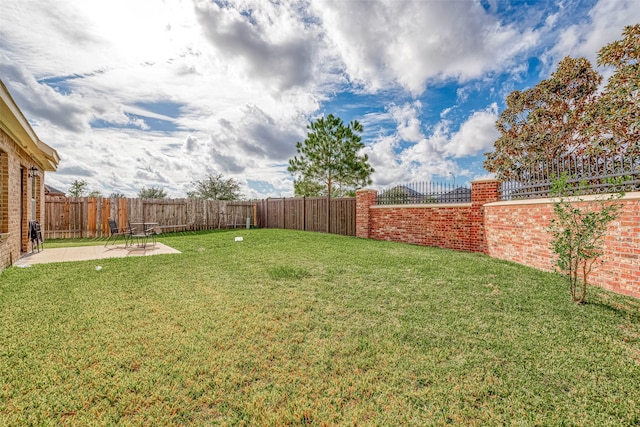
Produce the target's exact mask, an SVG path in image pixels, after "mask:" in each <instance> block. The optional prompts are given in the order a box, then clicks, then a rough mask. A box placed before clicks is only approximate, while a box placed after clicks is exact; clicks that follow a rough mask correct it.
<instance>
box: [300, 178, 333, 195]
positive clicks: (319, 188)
mask: <svg viewBox="0 0 640 427" xmlns="http://www.w3.org/2000/svg"><path fill="white" fill-rule="evenodd" d="M293 189H294V192H295V195H296V196H305V197H320V196H326V194H325V193H326V191H327V188H326V187H325V186H324V185H322V184H320V183H319V182H315V181H310V180H307V179H304V178H303V179H299V180H298V179H294V180H293Z"/></svg>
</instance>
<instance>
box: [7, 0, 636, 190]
mask: <svg viewBox="0 0 640 427" xmlns="http://www.w3.org/2000/svg"><path fill="white" fill-rule="evenodd" d="M639 20H640V0H566V1H562V0H559V1H556V0H531V1H527V0H513V1H501V0H478V1H472V0H451V1H446V0H417V1H402V0H304V1H294V0H291V1H280V0H269V1H267V0H226V1H221V0H220V1H214V0H110V1H97V0H2V4H1V8H0V78H1V79H2V81H3V82H4V83H5V85H6V86H7V88H8V89H9V92H10V93H11V95H12V96H13V98H14V100H15V101H16V103H17V104H18V106H19V107H20V109H21V110H22V111H23V113H24V115H25V116H26V117H27V119H28V120H29V122H30V123H31V126H32V127H33V129H34V130H35V132H36V134H37V135H38V136H39V138H40V139H41V140H42V141H43V142H45V143H46V144H48V145H50V146H51V147H53V148H54V149H56V150H57V152H58V154H59V155H60V157H61V161H60V164H59V166H58V170H57V171H56V172H50V173H47V175H46V183H47V184H49V185H51V186H53V187H55V188H57V189H60V190H62V191H65V192H68V190H69V187H70V186H71V183H72V182H73V181H74V180H85V181H86V182H87V183H88V188H89V190H90V191H98V192H100V193H102V194H103V195H104V196H108V195H110V194H111V193H114V192H117V193H121V194H124V195H125V196H127V197H136V196H137V194H138V192H139V191H140V189H142V188H149V187H155V188H162V189H163V190H164V191H165V192H166V193H167V194H168V196H169V197H174V198H180V197H185V196H186V193H187V191H190V190H193V189H194V187H195V182H196V181H198V180H203V179H205V178H206V177H207V176H209V175H217V174H222V175H223V176H224V177H225V178H234V179H236V180H237V181H238V182H239V183H240V184H241V187H242V192H243V194H244V196H245V197H246V198H251V199H253V198H266V197H289V196H292V195H293V178H292V176H291V174H290V173H289V172H287V166H288V160H289V159H291V158H292V157H294V156H295V155H296V142H298V141H303V140H304V139H305V137H306V135H307V131H308V129H307V125H308V124H309V123H310V122H311V121H313V120H316V119H317V118H319V117H321V116H326V115H328V114H334V115H337V116H339V117H340V118H342V120H343V121H344V122H345V123H349V122H350V121H352V120H357V121H359V122H360V123H361V124H362V125H363V127H364V131H363V133H362V142H363V143H364V144H365V148H364V149H363V150H362V152H363V154H365V153H366V154H367V155H368V156H369V160H370V163H371V165H372V166H373V168H374V169H375V172H374V173H373V175H372V180H373V184H372V185H371V188H377V189H383V188H386V187H390V186H393V185H398V184H402V183H408V182H415V181H432V182H439V183H446V184H454V185H459V184H468V183H470V182H471V181H473V180H474V179H480V178H486V177H488V176H489V175H488V173H487V171H485V170H484V169H483V166H482V163H483V161H484V153H485V152H488V151H491V150H492V149H493V143H494V141H495V140H496V139H497V138H498V136H499V134H498V132H497V130H496V129H495V121H496V119H497V118H498V116H499V114H500V112H501V111H502V110H503V109H504V107H505V104H504V101H505V99H506V97H507V95H508V94H509V93H510V92H511V91H513V90H521V89H526V88H528V87H532V86H534V85H535V84H537V83H538V82H539V81H540V80H542V79H545V78H547V77H548V76H549V74H550V73H551V72H553V71H554V70H555V68H556V66H557V64H558V62H559V61H560V60H561V59H562V58H563V57H565V56H567V55H571V56H573V57H581V56H584V57H586V58H587V59H589V60H590V61H591V62H592V64H593V65H594V67H595V66H596V64H595V62H596V58H597V52H598V50H599V49H600V48H601V47H603V46H604V45H606V44H607V43H610V42H611V41H613V40H618V39H620V38H621V37H622V29H623V28H624V26H625V25H631V24H635V23H637V22H638V21H639ZM597 69H598V71H599V72H601V73H602V74H603V75H604V76H605V77H608V75H610V74H611V70H607V69H602V68H597Z"/></svg>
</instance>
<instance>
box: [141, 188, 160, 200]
mask: <svg viewBox="0 0 640 427" xmlns="http://www.w3.org/2000/svg"><path fill="white" fill-rule="evenodd" d="M138 197H139V198H141V199H166V198H167V193H166V192H165V191H164V190H163V189H162V188H157V187H149V188H144V187H142V189H141V190H140V191H139V192H138Z"/></svg>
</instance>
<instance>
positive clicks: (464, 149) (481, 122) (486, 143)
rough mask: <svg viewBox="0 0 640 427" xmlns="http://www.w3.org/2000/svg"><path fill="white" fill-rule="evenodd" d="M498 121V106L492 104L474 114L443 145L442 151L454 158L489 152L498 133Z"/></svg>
mask: <svg viewBox="0 0 640 427" xmlns="http://www.w3.org/2000/svg"><path fill="white" fill-rule="evenodd" d="M497 119H498V105H497V104H495V103H494V104H492V105H490V106H489V107H487V109H485V110H483V111H476V112H474V113H473V114H472V115H471V117H469V119H467V121H466V122H464V123H463V124H462V125H461V126H460V130H458V132H455V133H453V134H452V135H451V138H450V140H449V142H447V143H446V144H444V146H443V147H444V150H445V151H446V152H447V153H449V154H451V155H453V156H455V157H464V156H474V155H476V154H482V153H484V152H486V151H491V149H492V148H493V143H494V142H495V141H496V140H497V139H498V138H499V136H500V133H499V132H498V130H497V129H496V127H495V123H496V120H497Z"/></svg>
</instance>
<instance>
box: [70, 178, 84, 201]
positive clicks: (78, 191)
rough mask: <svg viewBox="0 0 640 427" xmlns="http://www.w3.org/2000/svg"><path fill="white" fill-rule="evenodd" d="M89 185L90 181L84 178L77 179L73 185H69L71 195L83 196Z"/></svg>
mask: <svg viewBox="0 0 640 427" xmlns="http://www.w3.org/2000/svg"><path fill="white" fill-rule="evenodd" d="M88 186H89V183H88V182H87V181H85V180H84V179H75V180H73V182H72V183H71V187H69V195H70V196H71V197H82V196H83V195H84V193H85V192H86V191H87V187H88Z"/></svg>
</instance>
